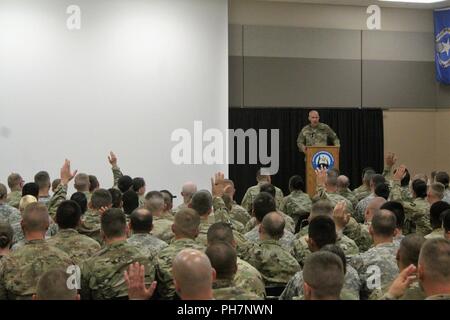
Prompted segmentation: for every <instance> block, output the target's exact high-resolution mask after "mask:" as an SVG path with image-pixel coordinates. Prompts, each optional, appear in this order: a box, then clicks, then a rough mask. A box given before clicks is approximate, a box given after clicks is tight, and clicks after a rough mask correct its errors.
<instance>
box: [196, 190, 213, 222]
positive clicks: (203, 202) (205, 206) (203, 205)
mask: <svg viewBox="0 0 450 320" xmlns="http://www.w3.org/2000/svg"><path fill="white" fill-rule="evenodd" d="M212 202H213V199H212V196H211V193H210V192H209V191H207V190H200V191H197V192H196V193H194V195H193V196H192V199H191V207H192V209H194V210H195V211H197V213H198V214H199V215H201V216H204V215H205V214H207V213H209V212H210V210H211V208H212Z"/></svg>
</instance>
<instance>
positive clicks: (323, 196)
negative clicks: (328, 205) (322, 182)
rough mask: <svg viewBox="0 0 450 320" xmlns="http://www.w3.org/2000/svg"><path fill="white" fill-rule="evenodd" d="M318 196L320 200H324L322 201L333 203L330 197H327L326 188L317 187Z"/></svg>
mask: <svg viewBox="0 0 450 320" xmlns="http://www.w3.org/2000/svg"><path fill="white" fill-rule="evenodd" d="M316 196H317V197H318V198H319V199H322V200H329V201H331V199H330V198H329V197H328V195H327V191H326V190H325V187H324V186H319V185H318V186H317V189H316ZM331 202H333V201H331Z"/></svg>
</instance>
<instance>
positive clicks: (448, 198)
mask: <svg viewBox="0 0 450 320" xmlns="http://www.w3.org/2000/svg"><path fill="white" fill-rule="evenodd" d="M442 201H445V202H447V203H448V204H450V189H449V188H447V189H445V192H444V198H442Z"/></svg>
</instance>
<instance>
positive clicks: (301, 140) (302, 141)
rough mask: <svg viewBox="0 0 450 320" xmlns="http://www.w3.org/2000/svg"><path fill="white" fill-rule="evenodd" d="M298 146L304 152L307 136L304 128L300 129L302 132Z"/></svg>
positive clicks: (298, 138)
mask: <svg viewBox="0 0 450 320" xmlns="http://www.w3.org/2000/svg"><path fill="white" fill-rule="evenodd" d="M297 147H298V149H299V151H301V152H304V150H305V147H306V137H305V134H304V129H302V131H300V133H299V134H298V137H297Z"/></svg>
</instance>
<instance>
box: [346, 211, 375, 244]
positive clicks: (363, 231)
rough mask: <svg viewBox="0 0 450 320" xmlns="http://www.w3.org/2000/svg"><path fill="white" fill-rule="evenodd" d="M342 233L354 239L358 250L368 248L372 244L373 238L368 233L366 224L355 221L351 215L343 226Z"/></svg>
mask: <svg viewBox="0 0 450 320" xmlns="http://www.w3.org/2000/svg"><path fill="white" fill-rule="evenodd" d="M343 233H344V234H345V235H346V236H347V237H349V238H350V239H352V240H353V241H355V243H356V245H357V246H358V248H359V251H360V252H365V251H367V250H369V248H370V247H372V245H373V240H372V237H371V235H370V233H369V227H368V225H366V224H361V223H358V222H356V220H355V219H354V218H353V217H352V218H350V221H349V223H348V224H347V225H346V226H345V228H344V230H343Z"/></svg>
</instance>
